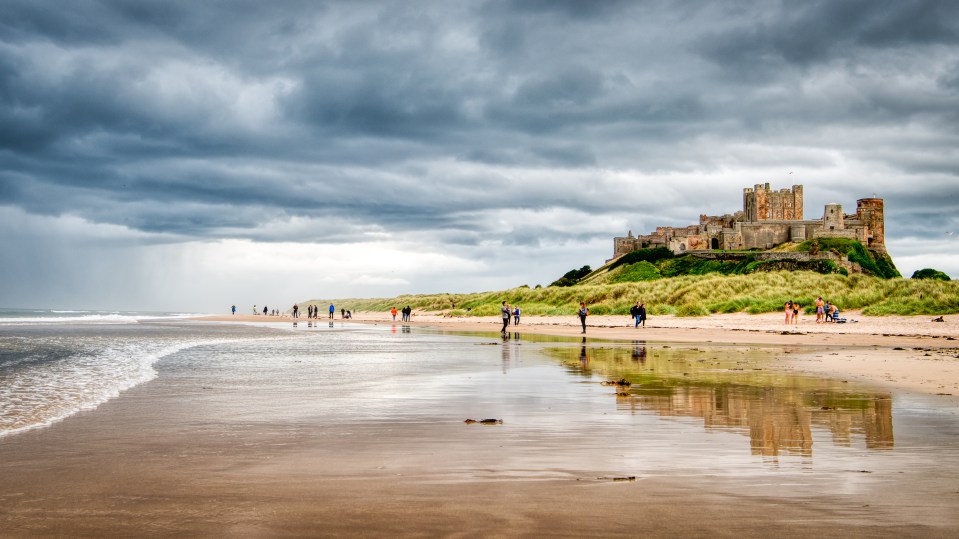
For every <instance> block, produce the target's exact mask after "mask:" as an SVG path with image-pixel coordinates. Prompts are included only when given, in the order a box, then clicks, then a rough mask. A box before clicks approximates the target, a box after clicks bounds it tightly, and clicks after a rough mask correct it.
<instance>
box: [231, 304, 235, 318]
mask: <svg viewBox="0 0 959 539" xmlns="http://www.w3.org/2000/svg"><path fill="white" fill-rule="evenodd" d="M230 309H231V311H232V312H233V316H236V305H234V306H233V307H231V308H230Z"/></svg>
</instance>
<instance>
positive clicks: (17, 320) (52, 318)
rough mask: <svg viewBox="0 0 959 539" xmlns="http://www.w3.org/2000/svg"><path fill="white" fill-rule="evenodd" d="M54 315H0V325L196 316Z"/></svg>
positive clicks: (136, 314)
mask: <svg viewBox="0 0 959 539" xmlns="http://www.w3.org/2000/svg"><path fill="white" fill-rule="evenodd" d="M48 312H50V313H56V315H47V316H13V317H9V316H6V317H5V316H0V325H7V326H10V325H28V324H29V325H34V324H76V323H91V324H129V323H137V322H141V321H143V320H182V319H185V318H190V317H193V316H196V315H195V314H189V313H175V314H152V313H134V314H121V313H94V314H83V315H80V316H70V314H79V313H82V312H90V311H48Z"/></svg>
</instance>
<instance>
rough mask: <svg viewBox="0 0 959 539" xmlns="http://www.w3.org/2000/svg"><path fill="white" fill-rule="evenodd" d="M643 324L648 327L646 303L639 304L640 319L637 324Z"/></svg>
mask: <svg viewBox="0 0 959 539" xmlns="http://www.w3.org/2000/svg"><path fill="white" fill-rule="evenodd" d="M640 324H642V325H643V327H646V304H645V303H640V304H639V320H637V321H636V325H637V326H638V325H640Z"/></svg>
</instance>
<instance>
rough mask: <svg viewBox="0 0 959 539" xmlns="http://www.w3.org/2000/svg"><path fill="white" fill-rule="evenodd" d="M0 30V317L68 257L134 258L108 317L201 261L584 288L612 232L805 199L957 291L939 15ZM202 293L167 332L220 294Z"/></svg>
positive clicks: (925, 10)
mask: <svg viewBox="0 0 959 539" xmlns="http://www.w3.org/2000/svg"><path fill="white" fill-rule="evenodd" d="M0 10H2V13H3V17H2V18H0V213H2V215H0V218H2V220H3V221H4V223H5V227H4V232H3V233H2V235H3V237H4V241H5V245H6V246H7V252H8V255H9V256H10V257H11V259H18V260H21V261H23V260H32V261H33V262H32V263H31V264H7V265H6V266H7V267H6V268H5V269H0V279H3V281H4V282H5V283H10V284H9V285H4V287H3V289H2V293H0V305H4V304H6V305H12V304H17V305H28V304H29V303H30V302H31V301H40V302H41V303H45V304H46V303H48V302H50V301H54V296H53V295H50V296H43V295H42V294H41V295H37V294H40V292H38V290H43V289H45V287H44V286H40V285H41V281H39V279H41V276H42V278H43V279H45V281H43V282H47V281H50V280H57V279H60V280H61V281H62V278H61V277H62V275H61V273H58V272H57V271H54V270H47V271H45V272H42V273H37V272H35V271H31V270H30V269H29V268H30V267H31V266H34V265H35V264H44V265H53V264H57V263H58V262H57V261H58V260H61V259H62V257H64V256H67V255H66V254H65V252H66V251H65V250H69V249H71V247H70V245H69V244H65V243H64V242H63V241H56V240H55V238H57V237H60V238H62V237H64V236H69V237H75V239H76V242H79V243H83V242H84V241H86V239H88V237H89V235H91V234H92V235H93V236H95V237H96V238H98V239H97V244H98V245H100V246H101V249H102V250H101V251H98V252H99V255H98V260H100V262H98V263H97V264H92V263H83V262H80V263H77V264H72V265H71V268H70V269H69V271H73V272H74V273H75V274H83V275H85V276H86V277H90V278H92V277H91V276H93V275H100V274H101V273H102V272H103V267H104V266H107V267H109V266H110V264H109V262H107V261H111V260H116V261H119V260H127V261H132V260H134V259H135V260H136V261H137V262H135V263H133V262H131V263H130V264H129V265H130V266H134V267H141V268H151V269H150V270H149V271H147V270H143V271H141V272H140V273H138V275H139V277H129V278H128V279H125V280H124V285H123V286H124V290H125V291H127V292H128V293H127V294H126V297H129V298H136V300H137V302H139V303H138V305H136V306H156V307H157V308H171V306H170V305H169V304H168V303H165V302H164V301H163V300H161V299H160V298H163V297H169V295H168V294H159V293H156V294H155V295H151V293H149V292H146V291H145V290H147V289H149V290H155V289H157V288H158V286H159V285H158V283H157V277H156V274H157V272H156V271H155V268H156V265H160V266H162V265H163V264H164V262H163V260H170V259H171V258H172V259H176V260H177V261H178V262H177V264H178V265H177V268H180V269H179V270H178V271H180V274H181V276H187V275H193V276H194V278H195V279H197V280H199V281H202V280H203V279H204V278H206V279H209V280H217V281H218V282H222V281H223V278H222V276H220V275H219V274H216V272H212V270H210V271H207V270H206V269H204V268H205V267H206V266H204V262H203V260H201V259H202V257H201V258H191V256H196V253H197V252H202V251H204V249H205V250H206V252H209V253H212V252H220V253H221V255H222V256H227V255H226V254H223V253H225V251H223V249H225V250H226V251H229V252H230V253H234V252H237V251H243V252H249V251H250V250H257V249H260V250H261V252H263V253H273V260H274V261H275V262H274V263H272V264H271V263H267V262H263V263H262V265H254V266H251V267H248V268H246V269H247V270H248V271H259V272H264V271H272V272H275V273H274V275H275V276H279V275H283V276H288V275H289V276H298V275H301V274H300V273H297V268H304V267H306V268H309V267H311V265H312V264H315V263H318V262H313V259H312V258H311V256H312V255H310V254H309V253H314V252H315V253H322V255H320V254H317V255H316V256H318V257H319V259H322V260H327V261H329V262H330V263H335V264H338V265H339V266H340V267H343V268H349V271H348V272H344V273H343V274H336V278H335V279H333V278H327V277H324V279H320V280H316V279H313V278H308V277H290V278H292V279H294V280H296V281H297V283H295V284H290V285H288V287H287V288H283V290H277V291H275V292H273V294H274V296H276V297H279V298H281V299H280V301H285V302H288V301H295V300H299V299H304V295H306V296H322V295H325V296H326V297H331V296H343V295H347V294H353V295H374V294H394V293H401V292H434V291H443V290H447V291H469V290H478V289H484V288H506V287H510V286H516V285H520V284H535V283H540V282H541V283H543V284H546V283H547V282H549V281H551V280H552V279H554V278H556V277H557V276H559V275H562V274H563V273H565V272H566V271H567V270H568V269H570V268H573V267H579V266H582V265H583V264H586V263H589V264H593V265H598V264H600V263H602V261H603V259H604V258H605V257H608V256H610V255H611V251H612V241H611V239H612V236H614V235H622V234H624V233H625V232H626V230H627V229H632V230H634V231H635V232H637V233H641V232H646V231H648V230H649V229H651V228H653V227H655V226H657V225H685V224H689V223H693V222H696V219H697V218H698V215H699V214H700V213H726V212H732V211H735V210H737V209H739V207H740V205H741V189H742V188H743V187H747V186H752V185H753V184H756V183H765V182H770V183H771V184H772V185H773V186H774V187H788V186H789V185H792V184H796V183H802V184H804V185H805V186H806V189H805V193H806V208H807V210H806V211H807V215H808V216H809V217H813V216H815V214H816V212H817V210H816V208H817V207H821V206H822V205H823V204H825V203H828V202H834V201H835V202H840V203H842V204H844V205H845V206H847V207H849V208H851V207H853V205H854V204H855V200H856V199H857V198H863V197H867V196H873V194H875V195H876V196H880V197H883V198H885V199H886V207H887V243H888V246H889V249H890V251H891V254H892V255H893V258H894V260H895V261H896V262H897V264H898V265H899V266H900V269H901V270H902V271H903V273H906V274H908V273H911V271H912V270H913V269H917V268H918V267H923V266H928V265H933V266H936V267H938V268H939V269H943V270H945V271H947V272H948V273H950V274H952V275H954V276H956V275H959V263H957V261H956V258H955V255H954V253H955V244H954V243H953V239H952V238H953V237H954V236H953V235H952V232H954V231H956V229H957V228H959V226H957V225H959V222H957V217H956V215H959V212H957V206H959V181H957V180H959V177H957V176H959V83H957V81H959V46H957V45H959V5H957V4H956V3H955V2H952V1H931V0H930V1H888V2H883V1H866V0H856V1H853V0H849V1H841V2H836V1H820V2H815V1H814V2H804V3H801V4H795V3H789V2H776V1H755V2H736V3H705V2H704V3H699V2H679V3H677V2H668V1H647V2H576V1H560V2H556V1H551V2H545V1H544V2H541V1H520V0H516V1H487V2H415V1H414V2H399V1H396V2H390V1H381V2H376V1H369V2H354V1H349V2H346V1H344V2H336V1H329V2H322V3H318V2H305V1H304V2H294V1H289V2H273V3H263V2H256V1H233V2H217V3H208V2H188V1H180V2H177V1H168V0H165V1H146V0H136V1H121V0H113V1H95V0H87V1H83V2H68V3H60V2H45V1H39V2H38V1H36V0H33V1H16V0H0ZM16 223H29V226H28V227H24V226H15V224H16ZM78 223H80V224H82V225H79V224H78ZM110 238H114V239H113V240H111V239H110ZM225 246H230V247H229V248H227V247H225ZM241 246H242V247H241ZM286 246H291V247H290V248H289V250H287V248H286ZM297 246H298V247H297ZM298 249H299V250H298ZM161 251H162V252H163V253H165V255H164V256H159V255H158V254H157V253H159V252H161ZM298 252H300V253H302V260H299V259H298V258H297V254H296V253H298ZM376 253H380V255H382V256H379V257H377V256H374V255H375V254H376ZM74 254H76V253H74ZM386 254H389V256H390V257H391V258H390V259H389V262H386V261H384V259H383V256H385V255H386ZM70 256H71V257H72V256H73V255H70ZM209 256H212V255H209ZM80 258H81V259H82V258H83V257H80ZM267 258H269V257H267V256H265V255H264V259H267ZM73 259H75V258H73ZM330 259H332V260H330ZM397 259H398V260H400V262H397V261H396V260H397ZM440 259H442V260H445V261H447V262H449V263H448V264H446V263H439V264H437V263H435V261H436V260H440ZM145 260H149V261H150V262H149V263H146V262H144V261H145ZM204 260H205V259H204ZM430 261H431V262H430ZM278 264H284V265H288V267H287V266H284V268H279V267H278ZM251 268H252V269H251ZM63 271H64V272H66V271H68V270H63ZM171 271H172V270H171ZM397 271H399V273H398V274H397ZM204 272H206V273H204ZM160 273H162V272H160ZM174 273H175V272H174ZM167 274H170V272H167ZM204 276H206V277H204ZM75 278H76V276H75V275H73V276H71V280H73V279H75ZM184 278H185V277H184ZM230 278H231V279H233V280H229V279H228V280H227V281H229V283H232V284H233V285H234V288H247V289H248V288H252V287H254V286H260V287H269V286H270V285H269V284H264V283H261V282H259V281H257V282H256V283H255V284H254V283H253V282H252V281H250V280H249V279H247V278H245V277H244V276H243V274H242V273H241V272H236V273H234V274H231V277H230ZM284 278H287V277H284ZM82 280H83V279H80V281H82ZM94 280H95V279H94ZM266 282H267V283H268V282H269V281H268V280H267V281H266ZM370 283H379V284H377V285H375V286H371V285H370ZM104 286H106V285H104ZM164 286H173V285H171V284H169V283H164ZM296 286H299V288H296ZM436 287H440V288H439V289H438V290H437V289H436ZM80 288H82V287H80ZM87 288H89V289H90V290H96V289H98V288H97V287H93V286H90V287H87ZM101 288H102V287H101ZM223 288H224V290H222V291H220V292H218V293H217V294H215V295H213V297H211V298H209V299H206V300H202V301H197V302H196V303H191V304H190V305H189V307H193V308H197V309H201V308H210V306H212V305H219V304H220V303H222V302H223V301H231V300H230V299H228V298H231V297H236V296H237V294H236V292H235V291H234V292H231V291H230V290H229V284H223ZM28 291H29V292H28ZM30 294H34V295H33V296H31V295H30ZM231 294H232V295H231ZM120 295H121V296H123V293H121V294H120ZM67 296H69V294H67ZM56 297H59V298H62V297H64V295H63V294H60V295H58V296H56ZM93 297H102V294H96V293H93ZM189 297H190V298H195V297H196V294H195V293H192V292H191V293H190V294H189ZM246 299H247V298H246V297H245V296H244V297H242V298H241V299H237V300H235V301H241V300H242V301H245V300H246ZM75 301H77V302H81V301H94V300H93V299H91V298H90V297H77V298H76V299H75ZM176 301H177V304H178V305H179V304H182V303H184V302H185V301H186V300H184V299H182V298H178V299H177V300H176ZM204 302H207V303H204ZM261 303H262V301H261ZM37 306H42V305H37ZM78 306H79V307H86V306H91V307H92V306H96V305H78ZM126 306H130V307H132V306H133V305H126Z"/></svg>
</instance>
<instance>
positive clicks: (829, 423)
mask: <svg viewBox="0 0 959 539" xmlns="http://www.w3.org/2000/svg"><path fill="white" fill-rule="evenodd" d="M807 397H808V393H806V392H803V391H801V390H797V389H795V388H786V387H766V388H757V387H753V386H735V385H722V386H683V387H676V388H673V390H672V392H671V393H670V394H668V395H642V396H636V398H634V399H630V401H632V402H630V404H635V405H636V406H637V407H638V408H639V409H641V410H651V411H655V412H656V413H658V414H659V415H663V416H684V417H699V418H702V419H703V421H704V425H705V427H706V428H723V429H732V430H742V431H746V430H748V432H749V439H750V446H751V448H752V452H753V454H754V455H762V456H777V455H780V454H797V455H801V456H807V457H808V456H812V445H813V437H812V426H813V425H817V426H821V427H825V428H827V429H829V431H830V432H831V433H832V437H833V443H835V444H836V445H850V444H851V442H852V437H853V435H854V434H859V435H862V436H864V437H865V440H866V447H867V448H870V449H883V448H891V447H892V446H893V435H892V400H891V399H888V398H879V399H872V400H869V401H866V402H867V404H866V407H865V408H862V409H850V408H835V407H825V408H826V409H822V407H820V409H811V407H810V403H809V402H807V401H806V400H805V399H806V398H807ZM626 404H627V403H626V402H625V401H624V402H623V403H621V406H622V405H626Z"/></svg>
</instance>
